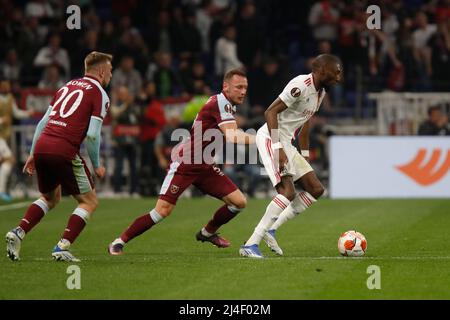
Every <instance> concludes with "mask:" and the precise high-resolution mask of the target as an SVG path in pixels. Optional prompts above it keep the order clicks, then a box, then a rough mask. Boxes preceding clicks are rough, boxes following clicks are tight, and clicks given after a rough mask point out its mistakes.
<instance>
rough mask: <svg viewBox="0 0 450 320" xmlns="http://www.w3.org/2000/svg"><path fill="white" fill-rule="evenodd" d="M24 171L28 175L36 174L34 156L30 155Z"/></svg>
mask: <svg viewBox="0 0 450 320" xmlns="http://www.w3.org/2000/svg"><path fill="white" fill-rule="evenodd" d="M22 172H23V173H27V174H28V175H30V176H32V175H33V174H34V158H33V156H31V155H30V156H29V157H28V159H27V161H26V162H25V165H24V166H23V170H22Z"/></svg>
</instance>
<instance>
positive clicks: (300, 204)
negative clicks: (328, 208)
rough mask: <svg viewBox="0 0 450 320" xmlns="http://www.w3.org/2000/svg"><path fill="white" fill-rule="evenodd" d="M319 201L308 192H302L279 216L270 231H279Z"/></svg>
mask: <svg viewBox="0 0 450 320" xmlns="http://www.w3.org/2000/svg"><path fill="white" fill-rule="evenodd" d="M316 201H317V200H316V199H315V198H314V197H313V196H312V195H310V194H309V193H308V192H306V191H302V192H300V193H299V194H297V196H296V197H295V198H294V200H292V202H291V203H290V204H289V207H287V208H286V210H284V211H283V212H282V213H281V214H280V215H279V216H278V219H277V220H276V221H275V222H274V224H273V225H272V226H271V227H270V230H277V229H278V228H279V227H280V226H281V225H282V224H283V223H285V222H286V221H288V220H291V219H294V218H295V217H296V216H298V215H299V214H300V212H303V211H305V210H306V209H308V208H309V207H310V206H312V204H313V203H314V202H316Z"/></svg>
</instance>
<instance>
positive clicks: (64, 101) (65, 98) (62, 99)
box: [50, 87, 84, 118]
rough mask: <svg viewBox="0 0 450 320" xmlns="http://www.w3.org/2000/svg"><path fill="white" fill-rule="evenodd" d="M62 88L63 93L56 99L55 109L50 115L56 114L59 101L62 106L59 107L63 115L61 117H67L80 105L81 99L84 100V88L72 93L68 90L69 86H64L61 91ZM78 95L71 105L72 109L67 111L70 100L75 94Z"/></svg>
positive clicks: (60, 113)
mask: <svg viewBox="0 0 450 320" xmlns="http://www.w3.org/2000/svg"><path fill="white" fill-rule="evenodd" d="M61 90H62V93H61V95H60V96H59V98H58V100H56V102H55V103H54V104H53V110H52V112H50V116H54V115H55V114H56V112H57V111H56V109H57V106H58V104H59V103H61V107H60V108H59V115H60V116H61V118H67V117H70V116H71V115H72V114H73V113H74V112H75V111H76V110H77V109H78V107H79V106H80V103H81V100H83V95H84V93H83V91H82V90H75V91H72V92H71V93H69V94H67V92H69V88H67V87H62V88H61V89H60V91H61ZM74 95H77V98H76V100H75V101H74V102H73V103H72V106H71V107H70V109H69V110H68V111H67V112H65V111H66V106H67V103H68V102H69V100H70V99H71V98H72V97H73V96H74Z"/></svg>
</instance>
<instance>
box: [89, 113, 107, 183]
mask: <svg viewBox="0 0 450 320" xmlns="http://www.w3.org/2000/svg"><path fill="white" fill-rule="evenodd" d="M101 130H102V121H101V120H100V119H98V118H97V117H91V121H90V122H89V128H88V132H87V134H86V141H85V144H86V150H87V153H88V155H89V159H91V162H92V165H93V166H94V171H95V174H96V175H97V177H99V178H103V177H104V175H105V168H104V167H102V166H100V141H101Z"/></svg>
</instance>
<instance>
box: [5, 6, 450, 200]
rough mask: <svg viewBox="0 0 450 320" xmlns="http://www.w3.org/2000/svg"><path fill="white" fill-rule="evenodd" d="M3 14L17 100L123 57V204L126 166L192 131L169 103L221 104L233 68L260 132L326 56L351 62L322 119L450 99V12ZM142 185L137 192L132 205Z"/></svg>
mask: <svg viewBox="0 0 450 320" xmlns="http://www.w3.org/2000/svg"><path fill="white" fill-rule="evenodd" d="M71 4H76V5H78V6H79V7H80V8H81V29H79V30H69V29H68V28H67V26H66V19H67V18H68V16H69V14H67V13H66V8H67V7H68V6H69V5H71ZM369 4H377V5H379V6H380V8H381V29H380V30H368V29H367V27H366V20H367V17H368V14H367V13H366V8H367V6H368V5H369ZM0 7H1V10H0V76H1V77H2V78H6V79H8V80H10V82H11V84H12V92H13V93H14V94H15V95H16V97H17V96H18V95H19V93H20V89H21V88H24V87H39V88H45V89H57V88H59V87H61V86H62V85H63V84H64V83H65V81H67V80H68V79H70V78H74V77H78V76H81V75H82V74H83V59H84V57H85V56H86V54H88V53H89V52H91V51H93V50H97V51H103V52H107V53H111V54H113V55H114V61H113V65H114V72H113V78H112V82H111V85H110V88H109V91H110V95H111V97H112V105H113V108H112V110H111V115H110V116H111V118H112V121H113V125H114V126H115V127H114V130H113V136H114V143H115V145H116V149H115V154H116V161H117V163H119V165H118V166H116V172H115V173H114V179H113V180H114V186H115V189H116V190H117V191H118V192H119V189H120V185H121V171H122V163H123V161H124V160H125V158H128V160H129V162H130V171H131V172H133V175H134V176H136V175H138V171H139V170H138V168H136V167H134V166H132V165H131V164H132V163H134V164H135V163H136V157H138V156H140V157H141V159H140V162H141V163H142V168H146V167H147V169H148V171H152V170H151V168H155V167H157V168H163V167H164V165H165V164H166V162H165V160H163V157H162V156H161V155H162V151H161V149H158V150H157V151H156V153H155V152H153V150H155V148H156V149H157V147H158V143H157V142H159V145H160V146H161V141H162V140H163V138H162V137H161V135H164V134H166V133H167V132H165V131H164V130H165V129H166V128H167V127H169V128H170V127H171V126H174V125H176V126H180V125H182V122H183V119H177V118H176V116H175V115H173V117H169V119H167V118H166V116H167V115H165V114H164V112H163V110H162V106H161V101H163V100H164V99H167V98H170V97H181V98H184V99H186V100H189V99H190V98H192V97H196V98H200V99H202V98H203V97H207V96H209V95H211V94H213V93H216V92H218V91H220V89H221V80H222V76H223V74H224V73H225V72H226V71H227V70H229V69H231V68H235V67H241V68H244V69H245V70H246V71H247V73H248V77H249V92H248V99H247V102H246V103H245V105H244V106H243V107H242V108H240V109H241V113H242V115H243V121H242V125H243V127H244V128H258V127H259V126H260V125H261V124H262V123H263V122H264V117H263V112H264V110H265V109H266V108H267V107H268V106H269V105H270V103H271V102H272V101H273V100H274V98H275V97H276V96H277V95H278V94H279V93H280V92H281V90H282V89H283V87H284V86H285V84H286V83H287V81H289V80H290V78H292V77H293V76H295V75H298V74H301V73H309V72H310V65H311V61H312V58H313V57H314V56H316V55H317V54H320V53H333V54H336V55H338V56H339V57H340V58H341V59H342V61H343V64H344V79H345V82H344V83H343V84H342V85H340V86H337V87H334V88H333V89H332V90H330V91H329V93H330V94H329V95H328V96H329V98H327V100H326V101H325V102H324V105H323V106H322V108H321V111H320V114H319V116H322V117H333V116H339V112H340V111H341V110H348V109H350V112H349V113H348V112H347V113H345V112H344V116H350V117H351V116H353V113H352V111H351V110H352V108H353V107H354V106H355V105H356V104H357V103H360V104H361V103H362V104H364V103H368V102H367V100H365V94H366V93H367V92H370V91H381V90H386V89H387V90H393V91H449V90H450V0H427V1H425V0H393V1H370V3H369V2H368V1H347V0H323V1H311V0H302V1H277V0H152V1H145V0H127V1H123V0H111V1H109V0H108V1H106V0H98V1H93V0H78V1H64V0H48V1H45V0H31V1H25V0H14V1H13V0H0ZM201 101H203V100H201ZM368 116H373V114H369V115H368ZM321 123H322V122H321V121H320V119H319V120H318V121H317V126H316V128H313V129H314V130H312V133H313V137H312V148H317V150H321V149H323V142H322V140H323V139H322V138H323V137H326V136H327V134H328V133H324V132H322V131H321V130H320V128H321ZM186 125H187V126H188V125H189V124H186ZM137 127H139V130H136V128H137ZM137 142H139V143H137ZM139 146H141V147H142V148H141V149H140V150H136V149H137V148H138V147H139ZM324 165H325V166H326V164H324ZM140 170H141V171H139V172H141V173H142V170H143V169H140ZM143 172H144V173H145V172H146V171H145V170H144V171H143ZM149 174H150V175H152V176H153V177H154V176H156V174H155V172H154V170H153V172H152V173H149ZM143 175H144V176H145V174H143ZM138 184H139V182H138V181H137V180H132V181H131V188H130V193H135V192H137V190H138V189H139V186H138Z"/></svg>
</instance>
